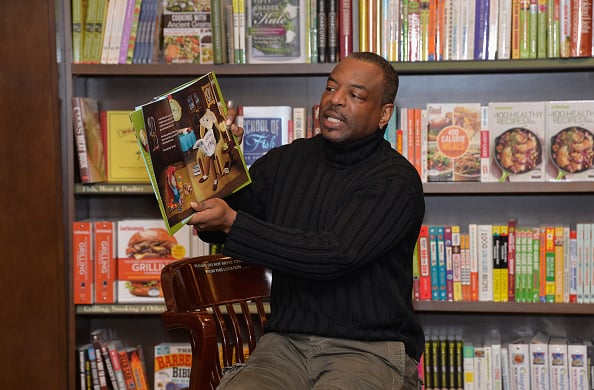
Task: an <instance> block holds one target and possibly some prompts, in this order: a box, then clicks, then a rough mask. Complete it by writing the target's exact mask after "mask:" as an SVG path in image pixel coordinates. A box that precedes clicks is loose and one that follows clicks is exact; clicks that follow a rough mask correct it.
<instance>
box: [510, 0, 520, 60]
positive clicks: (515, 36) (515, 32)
mask: <svg viewBox="0 0 594 390" xmlns="http://www.w3.org/2000/svg"><path fill="white" fill-rule="evenodd" d="M520 1H521V0H512V5H511V10H512V29H511V58H512V60H517V59H519V58H520Z"/></svg>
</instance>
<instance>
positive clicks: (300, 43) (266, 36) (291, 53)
mask: <svg viewBox="0 0 594 390" xmlns="http://www.w3.org/2000/svg"><path fill="white" fill-rule="evenodd" d="M333 1H335V0H333ZM245 5H246V8H245V14H246V27H245V28H246V31H247V43H246V49H247V50H246V60H247V63H250V64H261V63H305V57H306V34H308V32H307V31H306V30H305V22H306V17H307V12H306V8H305V0H283V1H281V0H245ZM335 13H336V10H335ZM336 48H337V47H336Z"/></svg>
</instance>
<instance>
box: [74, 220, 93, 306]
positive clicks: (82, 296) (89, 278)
mask: <svg viewBox="0 0 594 390" xmlns="http://www.w3.org/2000/svg"><path fill="white" fill-rule="evenodd" d="M72 257H73V267H74V269H73V270H72V271H73V272H72V274H73V278H72V283H73V286H72V290H73V294H72V295H73V297H74V304H75V305H88V304H92V303H93V225H92V223H91V222H90V221H78V222H73V223H72Z"/></svg>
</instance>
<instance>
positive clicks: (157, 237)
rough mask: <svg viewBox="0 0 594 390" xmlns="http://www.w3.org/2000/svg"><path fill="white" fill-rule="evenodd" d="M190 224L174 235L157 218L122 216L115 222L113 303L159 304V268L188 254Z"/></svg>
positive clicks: (160, 291) (160, 293) (160, 295)
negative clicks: (114, 297)
mask: <svg viewBox="0 0 594 390" xmlns="http://www.w3.org/2000/svg"><path fill="white" fill-rule="evenodd" d="M190 231H191V229H190V227H189V226H188V225H183V226H182V227H181V228H180V229H178V230H177V231H176V233H174V234H169V233H168V232H167V230H165V228H164V225H163V221H161V220H159V219H126V220H120V221H118V224H117V252H116V253H117V286H118V288H117V302H118V303H145V304H147V303H163V291H162V290H161V279H160V276H161V270H162V269H163V267H164V266H165V265H167V264H169V263H171V262H173V261H176V260H180V259H183V258H187V257H189V255H190Z"/></svg>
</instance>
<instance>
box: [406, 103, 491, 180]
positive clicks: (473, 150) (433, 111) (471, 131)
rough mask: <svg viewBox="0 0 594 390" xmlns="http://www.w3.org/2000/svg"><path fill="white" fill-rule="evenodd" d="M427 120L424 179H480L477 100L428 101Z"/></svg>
mask: <svg viewBox="0 0 594 390" xmlns="http://www.w3.org/2000/svg"><path fill="white" fill-rule="evenodd" d="M427 121H428V130H427V181H429V182H435V181H437V182H444V181H445V182H452V181H454V182H457V181H479V180H480V163H481V159H480V132H481V107H480V103H460V104H458V103H428V104H427ZM409 153H410V150H409Z"/></svg>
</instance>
